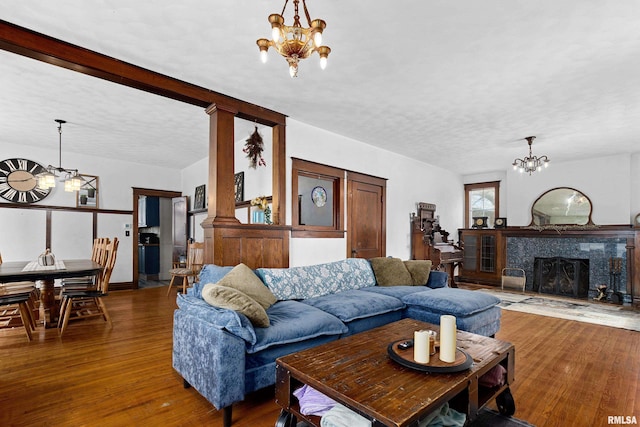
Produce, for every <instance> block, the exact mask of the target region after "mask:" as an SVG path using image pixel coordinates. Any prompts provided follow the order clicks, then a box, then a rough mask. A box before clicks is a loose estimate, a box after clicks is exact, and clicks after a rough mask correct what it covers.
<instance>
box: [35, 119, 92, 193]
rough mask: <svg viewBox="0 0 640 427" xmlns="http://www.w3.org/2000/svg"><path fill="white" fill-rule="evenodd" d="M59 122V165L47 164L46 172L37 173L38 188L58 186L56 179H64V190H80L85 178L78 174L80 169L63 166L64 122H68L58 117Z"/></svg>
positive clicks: (44, 188)
mask: <svg viewBox="0 0 640 427" xmlns="http://www.w3.org/2000/svg"><path fill="white" fill-rule="evenodd" d="M56 122H57V123H58V135H59V138H58V167H55V166H51V165H49V166H47V169H46V171H45V172H42V173H39V174H38V175H36V178H37V179H38V188H41V189H43V190H46V189H49V188H53V187H55V186H56V179H60V181H64V191H69V192H72V191H78V190H80V188H81V187H82V184H83V183H84V179H82V177H81V176H80V175H78V169H65V168H63V167H62V124H63V123H67V122H66V120H61V119H56Z"/></svg>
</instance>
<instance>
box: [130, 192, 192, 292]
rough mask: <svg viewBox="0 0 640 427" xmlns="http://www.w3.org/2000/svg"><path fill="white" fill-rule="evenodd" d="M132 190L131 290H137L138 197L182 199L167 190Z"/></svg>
mask: <svg viewBox="0 0 640 427" xmlns="http://www.w3.org/2000/svg"><path fill="white" fill-rule="evenodd" d="M132 189H133V236H132V237H133V238H132V239H131V241H132V246H133V263H132V264H133V276H132V277H133V289H138V281H139V278H140V275H139V273H138V240H139V239H138V199H139V198H140V196H156V197H165V198H170V199H172V198H174V197H182V192H180V191H169V190H154V189H151V188H138V187H132Z"/></svg>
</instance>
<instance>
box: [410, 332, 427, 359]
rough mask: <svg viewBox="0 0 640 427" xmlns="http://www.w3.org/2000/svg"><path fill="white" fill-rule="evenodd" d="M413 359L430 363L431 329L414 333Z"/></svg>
mask: <svg viewBox="0 0 640 427" xmlns="http://www.w3.org/2000/svg"><path fill="white" fill-rule="evenodd" d="M413 360H415V361H416V362H418V363H429V331H424V330H423V331H415V332H414V333H413Z"/></svg>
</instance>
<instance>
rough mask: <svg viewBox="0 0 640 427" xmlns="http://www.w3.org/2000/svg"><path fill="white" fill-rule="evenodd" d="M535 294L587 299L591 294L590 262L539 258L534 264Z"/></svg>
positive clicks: (586, 260) (574, 259)
mask: <svg viewBox="0 0 640 427" xmlns="http://www.w3.org/2000/svg"><path fill="white" fill-rule="evenodd" d="M533 273H534V274H533V290H534V291H535V292H540V293H545V294H553V295H562V296H567V297H573V298H587V296H588V294H589V260H588V259H576V258H563V257H553V258H538V257H536V258H535V259H534V264H533Z"/></svg>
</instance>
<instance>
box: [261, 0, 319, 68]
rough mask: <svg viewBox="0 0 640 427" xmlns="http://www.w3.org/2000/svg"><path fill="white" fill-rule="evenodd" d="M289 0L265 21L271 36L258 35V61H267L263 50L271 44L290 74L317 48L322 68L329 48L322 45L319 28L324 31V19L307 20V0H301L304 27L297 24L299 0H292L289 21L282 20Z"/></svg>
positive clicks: (298, 19)
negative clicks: (269, 25) (290, 20)
mask: <svg viewBox="0 0 640 427" xmlns="http://www.w3.org/2000/svg"><path fill="white" fill-rule="evenodd" d="M288 3H289V0H285V2H284V7H283V8H282V13H280V14H279V15H278V14H277V13H274V14H271V15H269V22H270V23H271V40H267V39H258V40H257V41H256V43H257V44H258V47H259V48H260V58H261V59H262V62H263V63H264V62H267V50H269V46H273V47H274V49H275V50H277V51H278V53H279V54H280V55H282V56H284V58H285V59H286V60H287V62H288V63H289V74H290V75H291V77H296V76H297V75H298V61H299V60H301V59H306V58H308V57H309V56H311V54H312V53H313V52H318V55H320V68H322V69H323V70H324V69H325V68H326V66H327V58H328V57H329V53H331V49H330V48H329V47H328V46H322V32H323V31H324V29H325V27H326V26H327V23H326V22H324V21H323V20H322V19H314V20H313V21H312V20H311V17H310V16H309V11H308V10H307V4H306V3H305V0H302V7H303V9H304V14H305V16H306V18H307V24H308V25H309V27H308V28H304V27H303V26H302V25H301V24H300V16H299V15H298V5H299V3H300V0H293V7H294V9H295V10H294V16H293V25H292V26H289V25H285V24H284V11H285V9H286V8H287V4H288Z"/></svg>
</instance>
